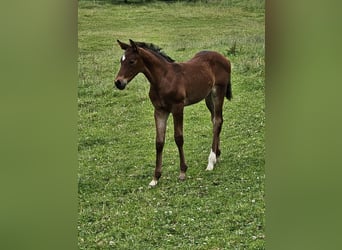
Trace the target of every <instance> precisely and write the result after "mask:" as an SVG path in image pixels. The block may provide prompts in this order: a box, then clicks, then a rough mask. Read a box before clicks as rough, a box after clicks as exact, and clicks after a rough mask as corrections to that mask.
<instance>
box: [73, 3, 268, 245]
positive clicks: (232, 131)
mask: <svg viewBox="0 0 342 250" xmlns="http://www.w3.org/2000/svg"><path fill="white" fill-rule="evenodd" d="M264 14H265V12H264V1H256V0H255V1H248V0H240V1H238V0H236V1H234V0H232V1H229V0H227V1H208V3H204V2H203V3H202V2H196V3H180V2H175V3H163V2H152V3H146V4H121V5H120V4H115V5H111V4H96V3H94V1H88V2H86V1H80V2H79V10H78V15H79V17H78V28H79V31H78V34H79V42H78V46H79V58H78V66H79V83H78V114H79V121H78V133H79V143H78V152H79V171H78V190H79V218H78V244H79V248H80V249H264V248H265V197H264V183H265V137H264V133H265V103H264V101H265V94H264V92H265V83H264V74H265V72H264V68H265V62H264V58H265V57H264V54H265V45H264ZM116 39H120V40H121V41H123V42H128V39H133V40H137V41H145V42H153V43H155V44H157V45H159V46H160V47H162V48H163V50H164V51H165V52H166V53H167V54H168V55H169V56H170V57H172V58H173V59H175V60H176V61H185V60H188V59H190V58H191V57H192V56H193V55H194V54H195V53H196V52H198V51H200V50H215V51H218V52H220V53H222V54H224V55H225V56H227V57H229V58H230V60H231V62H232V90H233V99H232V101H231V102H229V101H227V100H226V101H225V104H224V120H225V122H224V124H223V128H222V133H221V151H222V154H221V159H220V162H219V163H218V164H217V165H216V168H215V169H214V170H213V171H212V172H208V171H205V168H206V165H207V157H208V155H209V153H210V145H211V140H212V136H211V134H212V132H211V131H212V125H211V122H210V114H209V111H208V110H207V109H206V107H205V103H204V102H201V103H198V104H196V105H193V106H189V107H187V108H186V109H185V115H184V123H185V124H184V140H185V144H184V150H185V157H186V161H187V164H188V166H189V168H188V172H187V179H186V181H184V182H179V181H178V173H179V166H178V162H179V160H178V151H177V147H176V144H175V143H174V141H173V126H172V119H169V122H168V129H167V136H166V144H165V148H164V161H163V163H164V167H163V175H162V177H161V179H160V181H159V183H158V185H157V187H156V188H152V189H151V188H149V187H148V183H149V182H150V181H151V178H152V175H153V171H154V163H155V144H154V138H155V129H154V119H153V107H152V104H151V103H150V101H149V98H148V90H149V84H148V81H147V80H146V79H145V78H144V76H143V75H138V76H137V77H136V78H135V79H134V80H133V81H132V82H131V83H130V84H129V85H128V87H127V88H126V89H125V90H124V91H119V90H117V89H115V88H114V87H113V79H114V77H115V75H116V73H117V71H118V69H119V59H120V57H121V56H122V54H123V52H122V51H121V49H120V48H119V46H118V45H117V43H116ZM234 44H236V47H235V48H234Z"/></svg>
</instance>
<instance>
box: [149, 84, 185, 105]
mask: <svg viewBox="0 0 342 250" xmlns="http://www.w3.org/2000/svg"><path fill="white" fill-rule="evenodd" d="M149 96H150V100H151V102H152V104H153V106H154V107H156V108H162V109H165V110H171V108H172V105H173V104H178V103H180V102H184V101H185V93H183V92H182V91H180V90H179V89H174V88H169V89H168V88H163V89H162V90H160V89H155V88H151V89H150V93H149Z"/></svg>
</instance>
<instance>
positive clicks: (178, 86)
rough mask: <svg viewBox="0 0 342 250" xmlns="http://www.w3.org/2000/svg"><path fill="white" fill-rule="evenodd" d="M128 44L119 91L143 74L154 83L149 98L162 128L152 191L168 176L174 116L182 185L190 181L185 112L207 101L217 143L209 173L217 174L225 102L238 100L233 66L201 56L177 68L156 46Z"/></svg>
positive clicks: (213, 55)
mask: <svg viewBox="0 0 342 250" xmlns="http://www.w3.org/2000/svg"><path fill="white" fill-rule="evenodd" d="M129 41H130V44H126V43H122V42H120V41H119V40H117V42H118V43H119V45H120V47H121V49H123V50H124V54H123V56H122V57H121V59H120V63H121V67H120V70H119V73H118V74H117V76H116V78H115V86H116V87H117V88H118V89H120V90H123V89H125V87H126V86H127V84H128V83H129V82H130V81H131V80H132V79H133V78H134V77H135V76H136V75H137V74H138V73H143V74H144V75H145V77H146V78H147V79H148V81H149V82H150V92H149V97H150V100H151V102H152V104H153V106H154V119H155V126H156V167H155V171H154V176H153V179H152V181H151V182H150V184H149V185H150V186H155V185H157V183H158V180H159V178H160V176H161V172H162V152H163V147H164V142H165V131H166V124H167V119H168V117H169V115H170V113H171V114H172V116H173V121H174V139H175V142H176V144H177V147H178V151H179V158H180V175H179V179H180V180H184V179H185V173H186V170H187V168H188V167H187V165H186V163H185V157H184V151H183V143H184V139H183V110H184V107H185V106H188V105H192V104H194V103H197V102H199V101H201V100H203V99H205V103H206V105H207V107H208V109H209V111H210V113H211V120H212V123H213V141H212V146H211V151H210V154H209V157H208V165H207V168H206V170H213V169H214V165H215V163H216V161H217V158H218V157H219V156H220V154H221V151H220V147H219V146H220V132H221V128H222V123H223V118H222V106H223V101H224V97H226V98H227V99H229V100H230V99H231V98H232V90H231V82H230V73H231V66H230V62H229V60H227V59H226V58H225V57H224V56H222V55H221V54H219V53H217V52H214V51H201V52H198V53H197V54H196V55H195V56H194V57H193V58H192V59H190V60H189V61H187V62H183V63H176V62H175V61H174V60H173V59H171V58H170V57H169V56H167V55H166V54H165V53H164V52H162V51H161V48H159V47H157V46H155V45H154V44H148V43H143V42H134V41H132V40H129Z"/></svg>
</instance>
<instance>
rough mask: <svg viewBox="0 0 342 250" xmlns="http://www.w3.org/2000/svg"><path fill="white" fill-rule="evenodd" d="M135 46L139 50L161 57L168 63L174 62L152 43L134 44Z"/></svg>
mask: <svg viewBox="0 0 342 250" xmlns="http://www.w3.org/2000/svg"><path fill="white" fill-rule="evenodd" d="M135 44H136V45H137V46H138V47H140V48H143V49H148V50H149V51H151V52H153V53H154V54H156V55H159V56H161V57H162V58H164V59H165V60H166V61H168V62H175V60H173V59H172V58H171V57H169V56H168V55H166V54H165V53H164V52H163V51H162V48H160V47H158V46H157V45H155V44H153V43H144V42H135Z"/></svg>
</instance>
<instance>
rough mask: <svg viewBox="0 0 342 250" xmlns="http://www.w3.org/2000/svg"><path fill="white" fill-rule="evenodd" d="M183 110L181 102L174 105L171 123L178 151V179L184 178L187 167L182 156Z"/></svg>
mask: <svg viewBox="0 0 342 250" xmlns="http://www.w3.org/2000/svg"><path fill="white" fill-rule="evenodd" d="M183 110H184V105H183V104H180V105H176V106H174V108H173V110H172V116H173V123H174V139H175V142H176V145H177V147H178V152H179V161H180V163H179V166H180V174H179V179H180V180H185V173H186V170H187V169H188V167H187V165H186V163H185V157H184V151H183V144H184V138H183Z"/></svg>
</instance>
